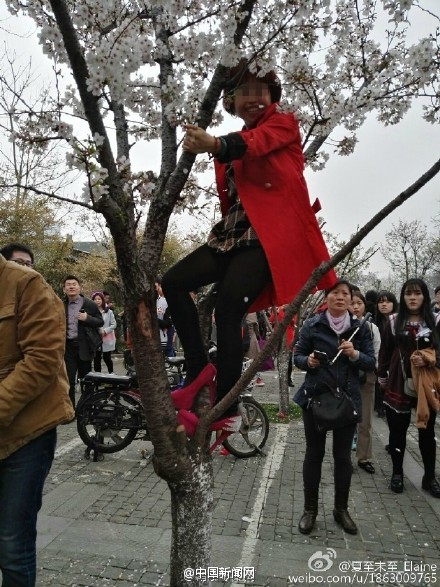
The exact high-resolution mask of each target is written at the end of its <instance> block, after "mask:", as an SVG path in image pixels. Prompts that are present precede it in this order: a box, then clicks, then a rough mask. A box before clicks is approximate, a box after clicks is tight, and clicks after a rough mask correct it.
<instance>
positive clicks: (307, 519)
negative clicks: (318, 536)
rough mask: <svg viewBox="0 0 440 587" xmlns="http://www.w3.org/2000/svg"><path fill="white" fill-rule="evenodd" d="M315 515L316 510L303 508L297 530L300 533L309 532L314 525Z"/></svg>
mask: <svg viewBox="0 0 440 587" xmlns="http://www.w3.org/2000/svg"><path fill="white" fill-rule="evenodd" d="M316 515H317V511H315V510H304V513H303V515H302V516H301V519H300V521H299V524H298V530H299V531H300V532H301V534H310V532H311V531H312V530H313V528H314V526H315V520H316Z"/></svg>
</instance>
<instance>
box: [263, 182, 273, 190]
mask: <svg viewBox="0 0 440 587" xmlns="http://www.w3.org/2000/svg"><path fill="white" fill-rule="evenodd" d="M271 187H272V184H271V183H265V184H264V188H265V189H266V190H270V188H271Z"/></svg>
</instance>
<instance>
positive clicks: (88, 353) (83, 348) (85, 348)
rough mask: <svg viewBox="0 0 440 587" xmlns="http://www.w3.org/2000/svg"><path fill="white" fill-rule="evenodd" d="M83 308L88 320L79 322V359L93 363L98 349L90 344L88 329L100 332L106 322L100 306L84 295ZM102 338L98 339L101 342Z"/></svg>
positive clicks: (66, 301) (65, 304)
mask: <svg viewBox="0 0 440 587" xmlns="http://www.w3.org/2000/svg"><path fill="white" fill-rule="evenodd" d="M80 296H81V297H82V299H83V301H82V306H81V310H85V311H86V313H87V318H86V319H85V320H78V352H79V358H80V359H81V361H91V360H92V359H93V357H94V356H95V352H96V348H93V345H91V344H90V342H89V337H88V336H87V329H93V330H95V331H98V329H99V328H101V327H102V326H103V325H104V320H103V319H102V316H101V312H100V311H99V308H98V306H97V305H96V304H95V302H94V301H93V300H89V298H86V297H85V296H83V295H82V294H80ZM67 303H68V300H67V299H66V300H65V301H64V309H65V311H66V322H67ZM99 338H100V336H99V337H97V340H99Z"/></svg>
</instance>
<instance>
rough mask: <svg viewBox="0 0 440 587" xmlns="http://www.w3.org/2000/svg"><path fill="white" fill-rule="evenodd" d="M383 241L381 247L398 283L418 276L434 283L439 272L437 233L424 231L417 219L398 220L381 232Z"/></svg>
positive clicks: (438, 240)
mask: <svg viewBox="0 0 440 587" xmlns="http://www.w3.org/2000/svg"><path fill="white" fill-rule="evenodd" d="M385 242H386V244H385V245H384V246H383V247H382V248H381V251H382V255H383V256H384V258H385V259H386V260H387V261H388V263H389V264H390V267H391V271H392V274H393V275H394V276H395V277H396V279H397V280H398V282H399V283H400V284H402V283H404V282H405V281H406V280H407V279H410V278H411V277H418V278H420V279H423V280H424V281H426V282H427V283H428V284H429V285H430V286H435V284H436V283H437V280H438V277H439V275H440V237H439V236H438V232H431V233H430V232H428V229H427V227H426V225H424V224H423V223H422V222H420V220H412V221H411V222H408V221H407V220H399V222H398V224H397V225H395V224H393V226H392V229H391V230H390V231H389V232H387V233H386V234H385Z"/></svg>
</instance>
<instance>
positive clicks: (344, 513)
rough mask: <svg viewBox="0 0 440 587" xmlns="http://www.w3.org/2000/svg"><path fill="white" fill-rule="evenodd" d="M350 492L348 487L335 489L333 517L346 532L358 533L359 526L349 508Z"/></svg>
mask: <svg viewBox="0 0 440 587" xmlns="http://www.w3.org/2000/svg"><path fill="white" fill-rule="evenodd" d="M348 494H349V490H348V489H336V490H335V509H334V510H333V517H334V519H335V522H336V523H337V524H339V525H340V526H342V528H343V529H344V531H345V532H347V533H348V534H357V531H358V529H357V526H356V524H355V523H354V522H353V520H352V519H351V517H350V514H349V513H348V509H347V504H348Z"/></svg>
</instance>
